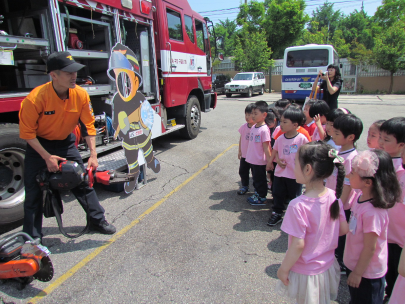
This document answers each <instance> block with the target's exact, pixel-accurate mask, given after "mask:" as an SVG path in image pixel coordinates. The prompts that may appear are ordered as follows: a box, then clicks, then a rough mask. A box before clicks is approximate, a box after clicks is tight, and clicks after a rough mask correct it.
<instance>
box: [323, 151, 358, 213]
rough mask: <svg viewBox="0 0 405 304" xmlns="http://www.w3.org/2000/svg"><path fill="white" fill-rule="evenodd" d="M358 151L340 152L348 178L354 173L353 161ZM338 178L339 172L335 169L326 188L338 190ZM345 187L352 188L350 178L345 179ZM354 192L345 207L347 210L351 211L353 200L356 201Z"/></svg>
mask: <svg viewBox="0 0 405 304" xmlns="http://www.w3.org/2000/svg"><path fill="white" fill-rule="evenodd" d="M357 154H358V153H357V150H356V149H355V148H353V149H350V150H346V151H340V152H339V156H341V157H342V158H343V159H344V162H343V167H345V173H346V176H347V175H349V174H350V172H351V171H352V161H353V158H354V157H355V156H356V155H357ZM337 176H338V170H337V168H336V167H335V169H333V173H332V175H331V176H329V177H328V178H327V179H326V184H325V186H326V187H328V188H329V189H332V190H334V191H335V190H336V180H337ZM343 184H344V185H348V186H350V180H349V178H348V177H345V181H344V183H343ZM354 191H355V190H353V189H352V191H351V193H350V195H349V199H348V200H347V203H346V204H345V205H344V206H343V207H344V208H345V210H349V209H350V208H351V206H352V205H353V199H354V195H353V194H354Z"/></svg>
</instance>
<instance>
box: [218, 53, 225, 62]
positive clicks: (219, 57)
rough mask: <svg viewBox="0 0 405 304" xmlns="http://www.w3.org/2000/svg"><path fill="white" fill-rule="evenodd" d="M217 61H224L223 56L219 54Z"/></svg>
mask: <svg viewBox="0 0 405 304" xmlns="http://www.w3.org/2000/svg"><path fill="white" fill-rule="evenodd" d="M218 59H219V60H220V61H222V60H224V54H222V53H219V54H218Z"/></svg>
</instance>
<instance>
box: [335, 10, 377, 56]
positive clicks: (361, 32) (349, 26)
mask: <svg viewBox="0 0 405 304" xmlns="http://www.w3.org/2000/svg"><path fill="white" fill-rule="evenodd" d="M371 22H372V21H371V17H370V16H368V15H367V13H366V12H364V11H363V10H361V11H358V10H354V11H353V12H352V13H350V14H349V15H348V16H343V17H342V19H341V20H340V22H339V25H338V29H340V30H341V31H342V33H343V37H344V39H345V41H346V43H348V44H350V45H351V46H352V47H351V49H353V43H354V41H356V42H357V43H361V44H363V45H364V46H365V47H366V48H367V49H371V48H372V47H373V43H374V40H373V33H372V30H371Z"/></svg>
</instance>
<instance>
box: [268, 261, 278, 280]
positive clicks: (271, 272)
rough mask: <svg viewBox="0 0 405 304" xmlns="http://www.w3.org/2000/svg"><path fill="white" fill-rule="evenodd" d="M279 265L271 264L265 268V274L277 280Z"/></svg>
mask: <svg viewBox="0 0 405 304" xmlns="http://www.w3.org/2000/svg"><path fill="white" fill-rule="evenodd" d="M280 266H281V264H272V265H269V266H267V267H266V269H265V270H264V271H265V272H266V274H267V275H268V276H269V277H270V278H273V279H278V278H277V270H278V269H279V268H280Z"/></svg>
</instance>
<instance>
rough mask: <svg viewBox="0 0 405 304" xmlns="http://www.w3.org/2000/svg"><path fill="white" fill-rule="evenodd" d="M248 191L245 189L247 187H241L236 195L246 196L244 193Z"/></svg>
mask: <svg viewBox="0 0 405 304" xmlns="http://www.w3.org/2000/svg"><path fill="white" fill-rule="evenodd" d="M248 191H249V188H247V187H242V188H240V189H239V190H238V192H237V193H238V195H244V194H246V192H248Z"/></svg>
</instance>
